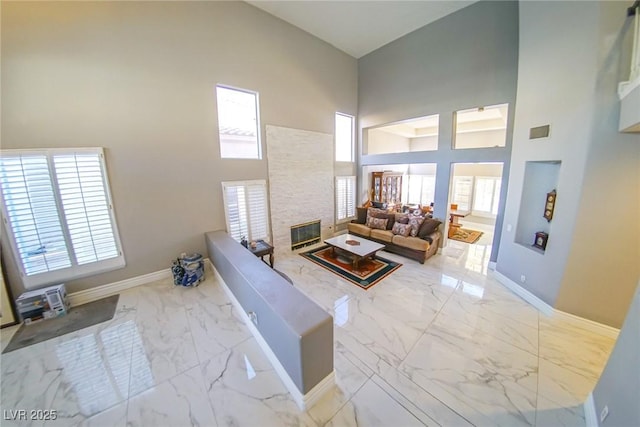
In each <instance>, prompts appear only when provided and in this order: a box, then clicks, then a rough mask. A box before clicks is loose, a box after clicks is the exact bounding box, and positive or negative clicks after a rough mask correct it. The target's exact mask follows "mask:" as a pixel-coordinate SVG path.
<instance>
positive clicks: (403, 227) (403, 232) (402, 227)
mask: <svg viewBox="0 0 640 427" xmlns="http://www.w3.org/2000/svg"><path fill="white" fill-rule="evenodd" d="M391 232H392V233H393V234H396V235H399V236H404V237H407V236H408V235H409V234H410V233H411V226H410V225H409V224H401V223H399V222H396V223H395V224H393V229H391Z"/></svg>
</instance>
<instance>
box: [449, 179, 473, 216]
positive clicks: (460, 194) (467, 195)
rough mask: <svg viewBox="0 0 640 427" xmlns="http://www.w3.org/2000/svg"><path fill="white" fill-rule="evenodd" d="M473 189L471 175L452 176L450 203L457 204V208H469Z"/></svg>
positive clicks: (464, 209) (462, 209)
mask: <svg viewBox="0 0 640 427" xmlns="http://www.w3.org/2000/svg"><path fill="white" fill-rule="evenodd" d="M472 191H473V177H472V176H456V177H454V178H453V196H452V198H451V203H455V204H457V205H458V210H461V211H468V210H471V197H472V195H473V194H472Z"/></svg>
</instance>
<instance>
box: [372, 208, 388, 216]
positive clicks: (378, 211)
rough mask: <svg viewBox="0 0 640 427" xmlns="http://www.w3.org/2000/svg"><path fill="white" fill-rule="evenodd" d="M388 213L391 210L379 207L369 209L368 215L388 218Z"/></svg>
mask: <svg viewBox="0 0 640 427" xmlns="http://www.w3.org/2000/svg"><path fill="white" fill-rule="evenodd" d="M388 214H389V212H387V211H386V210H384V209H378V208H369V209H367V216H372V217H374V218H387V215H388Z"/></svg>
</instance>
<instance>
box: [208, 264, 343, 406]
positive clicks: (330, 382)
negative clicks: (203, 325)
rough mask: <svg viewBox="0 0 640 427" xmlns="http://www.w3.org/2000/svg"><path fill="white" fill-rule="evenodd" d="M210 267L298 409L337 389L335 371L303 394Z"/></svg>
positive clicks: (227, 288)
mask: <svg viewBox="0 0 640 427" xmlns="http://www.w3.org/2000/svg"><path fill="white" fill-rule="evenodd" d="M209 265H210V266H211V268H212V269H213V273H214V274H215V276H216V279H217V280H218V282H219V283H220V284H221V285H222V288H223V289H224V291H225V293H226V294H227V296H228V297H229V299H230V300H231V302H232V303H233V305H234V306H235V308H236V309H238V312H239V313H240V317H242V319H243V320H244V323H245V324H246V325H247V327H248V328H249V330H250V331H251V334H252V335H253V337H254V338H255V339H256V341H257V342H258V345H259V346H260V348H261V349H262V351H263V352H264V354H265V356H267V359H269V361H270V362H271V365H273V368H274V369H275V371H276V373H277V374H278V376H279V377H280V379H281V380H282V382H283V384H284V386H285V387H286V388H287V390H288V391H289V393H291V397H292V398H293V400H294V401H295V402H296V404H297V405H298V408H300V410H301V411H306V410H307V409H308V408H310V407H312V406H313V405H314V404H315V403H317V402H318V400H320V399H321V398H322V396H324V394H325V393H327V392H328V391H330V390H331V389H332V388H334V387H335V384H336V379H335V370H334V371H331V373H330V374H329V375H327V376H326V377H324V379H323V380H322V381H320V382H319V383H318V384H316V385H315V386H314V387H313V388H312V389H311V390H309V391H308V392H307V393H306V394H302V392H301V391H300V390H298V387H297V386H296V385H295V383H294V382H293V380H292V379H291V377H290V376H289V374H288V373H287V371H286V369H285V368H284V366H282V364H281V363H280V360H278V356H276V355H275V353H274V352H273V350H271V347H269V344H267V342H266V341H265V340H264V338H263V337H262V334H260V331H258V328H256V326H255V325H254V324H253V322H252V321H251V319H250V318H249V315H248V314H247V313H246V312H245V310H244V308H243V307H242V304H240V301H238V300H237V298H236V296H235V295H234V294H233V292H231V289H229V287H228V286H227V284H226V283H225V281H224V279H223V278H222V276H220V273H218V270H216V268H215V267H214V266H213V264H212V263H211V262H210V261H209Z"/></svg>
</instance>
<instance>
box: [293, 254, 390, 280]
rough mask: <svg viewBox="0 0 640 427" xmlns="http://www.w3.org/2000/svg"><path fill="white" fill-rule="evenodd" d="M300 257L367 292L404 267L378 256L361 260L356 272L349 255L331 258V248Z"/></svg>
mask: <svg viewBox="0 0 640 427" xmlns="http://www.w3.org/2000/svg"><path fill="white" fill-rule="evenodd" d="M300 255H302V256H303V257H305V258H306V259H308V260H309V261H312V262H315V263H316V264H318V265H319V266H321V267H324V268H326V269H327V270H329V271H331V272H332V273H334V274H337V275H338V276H340V277H342V278H343V279H345V280H348V281H349V282H351V283H353V284H354V285H358V286H360V287H361V288H362V289H365V290H366V289H369V288H370V287H372V286H373V285H375V284H376V283H378V282H380V281H381V280H382V279H384V278H385V277H387V276H388V275H389V274H391V273H393V271H395V270H397V269H398V268H400V267H401V266H402V264H400V263H397V262H393V261H391V260H388V259H386V258H382V257H380V256H377V255H376V257H375V259H373V260H371V259H364V260H361V261H360V263H359V265H358V270H354V268H353V262H352V261H351V257H350V256H349V255H348V254H345V255H342V254H340V253H338V255H337V256H336V257H335V258H334V257H332V256H331V247H329V246H323V247H321V248H317V249H313V250H310V251H307V252H303V253H301V254H300Z"/></svg>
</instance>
